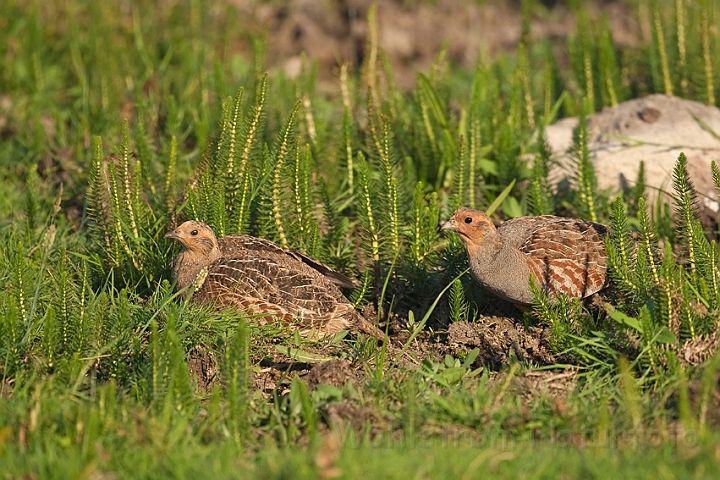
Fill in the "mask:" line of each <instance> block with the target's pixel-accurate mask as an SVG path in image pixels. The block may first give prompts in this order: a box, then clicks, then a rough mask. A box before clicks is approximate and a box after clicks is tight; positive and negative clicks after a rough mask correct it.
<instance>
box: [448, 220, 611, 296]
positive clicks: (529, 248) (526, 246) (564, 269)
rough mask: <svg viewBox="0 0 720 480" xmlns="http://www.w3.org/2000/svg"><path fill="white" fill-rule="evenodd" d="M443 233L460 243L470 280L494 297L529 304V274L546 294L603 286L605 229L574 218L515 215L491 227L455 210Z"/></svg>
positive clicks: (588, 292) (584, 293) (588, 291)
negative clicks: (473, 280)
mask: <svg viewBox="0 0 720 480" xmlns="http://www.w3.org/2000/svg"><path fill="white" fill-rule="evenodd" d="M442 229H443V230H451V231H454V232H456V233H457V234H458V235H459V236H460V239H461V240H462V241H463V243H464V244H465V250H466V251H467V254H468V259H469V261H470V271H471V273H472V276H473V277H474V278H475V280H477V281H478V282H479V283H480V284H481V285H482V286H483V287H485V288H486V289H487V290H489V291H490V292H492V293H493V294H495V295H497V296H498V297H500V298H503V299H505V300H508V301H511V302H513V303H516V304H520V305H530V304H531V303H532V301H533V293H532V290H531V288H530V275H532V276H533V279H534V281H535V282H536V284H537V285H538V286H539V287H540V288H541V289H542V290H544V291H546V292H547V293H550V294H555V293H565V294H567V295H570V296H572V297H577V298H585V297H587V296H589V295H592V294H593V293H596V292H598V291H599V290H601V289H602V288H603V287H604V286H605V284H606V282H607V256H606V254H605V244H604V237H605V236H606V235H607V233H608V229H607V227H605V226H604V225H601V224H599V223H594V222H588V221H585V220H579V219H575V218H564V217H555V216H551V215H543V216H539V217H518V218H513V219H512V220H508V221H507V222H505V223H503V224H502V225H501V226H499V227H497V228H496V227H495V225H494V224H493V223H492V221H491V220H490V218H489V217H488V216H487V215H485V213H483V212H481V211H478V210H474V209H471V208H460V209H458V210H457V211H456V212H455V213H454V214H453V216H452V218H450V220H449V221H447V222H446V223H445V224H444V225H443V227H442Z"/></svg>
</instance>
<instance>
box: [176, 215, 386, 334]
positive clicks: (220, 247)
mask: <svg viewBox="0 0 720 480" xmlns="http://www.w3.org/2000/svg"><path fill="white" fill-rule="evenodd" d="M165 237H166V238H173V239H175V240H178V241H179V242H180V243H182V245H183V249H182V251H181V252H180V254H179V255H178V256H177V257H176V258H175V261H174V262H173V267H172V279H173V281H174V282H175V289H176V290H177V291H182V292H183V294H182V295H183V296H185V295H187V292H188V291H189V290H190V289H189V288H187V287H190V285H191V284H193V282H195V285H194V286H193V288H194V292H193V294H192V297H191V300H192V301H194V302H197V303H202V304H212V305H218V306H234V307H237V308H238V309H239V310H242V311H244V312H246V313H248V314H251V315H254V316H257V318H258V319H259V321H261V322H263V321H267V320H269V319H270V318H272V317H277V318H279V319H280V320H282V321H284V322H286V323H288V324H291V325H294V326H297V327H298V328H299V329H300V333H301V335H308V334H316V335H318V336H324V335H329V334H334V333H338V332H340V331H342V330H350V331H361V332H364V333H367V334H370V335H373V336H375V337H378V338H383V335H382V332H380V330H379V329H378V328H377V327H375V326H374V325H371V324H370V323H369V322H368V321H366V320H365V319H364V318H363V317H362V316H361V315H360V314H359V313H358V312H357V311H356V310H355V308H354V307H353V305H352V304H351V303H350V302H349V301H348V300H347V299H346V298H345V297H344V296H343V294H342V292H341V291H340V289H339V288H338V286H341V287H352V286H353V285H354V284H353V282H352V280H350V279H349V278H347V277H346V276H344V275H342V274H340V273H338V272H335V271H333V270H332V269H330V267H328V266H326V265H323V264H322V263H320V262H318V261H317V260H314V259H312V258H310V257H307V256H305V255H302V254H300V253H297V252H294V251H292V250H287V249H285V248H282V247H280V246H278V245H276V244H274V243H272V242H270V241H268V240H263V239H260V238H255V237H251V236H249V235H229V236H227V237H222V238H220V239H218V238H216V237H215V233H214V232H213V231H212V229H211V228H210V227H209V226H207V225H205V224H204V223H202V222H196V221H193V220H191V221H187V222H185V223H183V224H182V225H180V226H179V227H177V228H175V229H173V230H170V231H169V232H167V233H166V234H165Z"/></svg>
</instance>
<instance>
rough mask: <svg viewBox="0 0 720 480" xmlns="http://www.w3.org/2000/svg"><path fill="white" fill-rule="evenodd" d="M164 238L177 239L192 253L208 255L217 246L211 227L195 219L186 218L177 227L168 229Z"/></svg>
mask: <svg viewBox="0 0 720 480" xmlns="http://www.w3.org/2000/svg"><path fill="white" fill-rule="evenodd" d="M165 238H173V239H175V240H177V241H179V242H180V243H182V244H183V247H185V250H187V251H189V252H191V253H193V254H194V255H209V254H210V253H211V252H213V250H215V249H218V248H219V247H218V243H217V238H216V237H215V233H214V232H213V231H212V228H210V227H208V226H207V225H205V224H204V223H202V222H197V221H195V220H188V221H187V222H185V223H183V224H182V225H180V226H179V227H177V228H174V229H172V230H169V231H168V232H167V233H166V234H165Z"/></svg>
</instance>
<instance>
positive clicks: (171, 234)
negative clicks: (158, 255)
mask: <svg viewBox="0 0 720 480" xmlns="http://www.w3.org/2000/svg"><path fill="white" fill-rule="evenodd" d="M165 238H180V235H178V232H177V229H172V230H168V232H167V233H166V234H165Z"/></svg>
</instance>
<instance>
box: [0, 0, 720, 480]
mask: <svg viewBox="0 0 720 480" xmlns="http://www.w3.org/2000/svg"><path fill="white" fill-rule="evenodd" d="M637 4H638V5H637V6H638V8H639V11H641V12H646V13H647V12H649V13H650V17H648V18H652V19H653V24H652V25H649V26H648V31H652V32H653V33H652V38H651V40H650V42H649V43H647V44H646V43H643V42H640V44H639V46H638V47H637V48H635V49H621V48H618V47H616V46H615V44H614V43H613V41H612V32H611V31H610V30H609V28H608V26H607V24H606V23H605V22H603V21H595V19H591V18H589V16H590V14H589V13H588V12H587V11H585V10H583V9H578V10H577V18H578V25H579V26H580V27H581V28H579V30H578V31H579V32H580V33H579V38H576V39H570V41H569V42H568V45H567V48H564V49H563V48H561V47H562V46H560V47H558V46H557V45H556V46H555V49H556V50H558V48H560V50H562V52H560V53H559V55H560V56H562V57H563V61H560V60H561V59H559V58H558V59H556V58H555V57H554V56H553V55H551V54H550V53H549V52H551V51H552V50H551V47H552V46H551V45H550V44H549V43H548V42H545V41H538V42H532V41H530V40H529V38H530V37H529V36H527V35H524V36H523V40H522V42H521V46H520V47H519V49H518V51H517V52H509V53H506V54H502V55H500V56H499V57H497V58H495V59H493V60H492V61H489V62H488V63H479V64H478V65H477V66H476V68H473V69H470V70H467V69H462V68H459V67H457V66H454V65H449V64H447V63H446V61H445V60H444V56H443V55H442V54H440V55H438V58H437V61H436V64H435V66H434V67H433V69H432V70H431V71H429V72H423V73H418V76H417V85H416V87H415V88H414V89H413V90H412V91H410V92H401V91H399V90H398V89H397V88H396V87H394V85H395V84H394V82H393V81H392V68H391V66H389V65H387V64H385V63H384V62H383V55H382V52H381V51H380V52H379V53H378V55H375V54H373V52H375V48H376V47H377V45H375V44H374V43H373V42H372V41H369V44H368V46H367V48H368V52H367V54H366V55H365V59H366V61H365V64H364V65H363V66H362V68H361V69H359V70H358V71H352V70H351V69H348V70H344V71H345V73H344V74H343V75H341V76H340V78H338V80H337V82H338V84H339V85H338V86H340V87H342V89H338V90H345V91H347V96H345V97H343V96H341V95H328V94H321V93H318V90H319V89H316V83H317V72H316V71H315V68H314V66H313V64H312V59H308V60H307V61H306V63H305V65H304V66H303V69H302V72H301V74H300V76H299V77H298V78H296V79H289V78H285V77H284V75H283V74H282V73H277V74H275V75H267V74H265V71H266V70H268V69H269V67H268V66H266V65H265V64H264V63H263V58H264V48H265V47H264V44H263V42H262V39H259V38H253V37H252V36H250V35H249V34H247V33H245V32H247V31H249V29H248V28H247V27H248V26H247V25H246V24H245V23H244V21H245V20H244V19H242V18H239V17H238V14H237V12H236V11H235V10H234V9H233V8H231V7H227V8H226V7H222V6H220V7H219V6H217V5H215V4H213V6H212V8H211V6H210V5H209V4H208V3H207V2H204V1H202V0H189V1H187V2H178V3H172V4H165V3H160V4H157V2H150V1H140V0H138V1H136V2H127V3H124V4H122V6H121V7H118V6H115V5H114V4H112V2H90V4H89V5H86V2H25V1H15V0H6V1H4V2H1V3H0V58H2V59H3V62H0V92H3V93H2V95H0V120H1V121H0V126H1V130H0V180H2V182H3V188H2V191H1V192H0V244H1V245H3V248H2V250H0V279H2V281H1V282H0V398H1V401H0V465H1V466H2V468H0V471H2V473H3V474H4V475H5V476H7V477H19V476H23V475H30V476H37V477H41V478H46V477H65V478H66V477H72V478H77V477H82V478H87V477H94V476H98V475H101V474H106V473H107V474H111V475H117V476H119V477H132V478H137V477H167V476H177V477H191V476H203V477H205V476H210V475H213V476H218V477H221V476H233V477H240V476H241V477H243V478H245V477H272V478H276V477H292V478H297V477H310V478H314V477H318V476H320V477H322V478H333V477H335V476H344V477H346V478H354V477H357V476H359V475H361V474H362V475H371V476H373V477H374V476H378V477H392V476H393V475H394V476H396V477H398V478H400V477H402V478H406V477H408V476H411V475H412V476H415V477H429V478H436V477H450V476H452V477H464V476H467V477H474V476H476V475H479V474H481V473H485V474H486V475H488V476H497V477H510V478H524V477H528V478H557V477H559V476H566V477H570V478H579V477H582V478H602V477H605V476H606V475H607V472H609V471H612V472H618V473H619V474H622V475H623V476H628V477H630V476H632V477H640V478H643V477H651V476H652V477H680V478H685V477H697V478H714V477H717V476H718V472H717V470H718V458H717V455H718V453H717V452H718V445H720V430H718V425H719V423H720V418H719V417H718V415H717V411H718V408H719V406H718V403H717V399H716V395H717V389H718V376H717V375H718V372H717V371H718V362H720V354H718V353H716V349H715V346H716V345H715V341H714V336H713V335H714V332H716V331H717V328H718V318H720V292H719V291H718V289H719V288H720V271H719V269H718V264H719V263H718V262H719V261H720V250H718V246H717V243H716V235H715V232H705V231H704V230H703V226H702V225H701V224H700V223H699V222H698V220H697V219H696V215H695V210H694V201H695V191H694V188H693V186H692V182H691V179H690V178H689V177H688V174H687V168H686V159H685V158H684V156H681V157H680V158H679V159H678V162H677V165H676V169H675V171H674V172H673V173H674V185H673V188H674V193H675V198H676V201H675V204H674V205H672V206H671V207H668V208H665V209H663V208H657V209H653V215H652V216H651V215H649V213H648V212H647V210H646V206H645V202H644V199H643V198H642V193H643V192H642V189H641V188H637V189H635V190H633V191H630V192H625V195H624V197H623V196H620V197H618V198H616V199H614V200H613V199H611V198H608V197H607V194H606V193H603V192H598V191H597V186H596V181H595V174H594V170H593V165H592V163H591V162H590V161H589V158H588V155H587V151H586V148H587V144H586V143H587V132H585V131H583V129H582V128H580V129H579V130H578V132H577V134H576V141H575V147H574V148H575V157H576V159H577V171H576V172H575V177H574V181H573V184H572V187H571V188H570V190H569V191H568V192H567V193H566V194H564V195H559V194H553V192H552V190H551V189H550V186H549V183H548V182H549V181H548V178H547V172H548V168H549V166H550V164H551V162H552V159H551V158H550V157H549V154H548V152H547V150H546V147H545V144H544V139H543V135H542V134H541V132H542V127H543V125H545V124H549V123H551V122H552V121H554V120H556V119H557V118H559V117H561V116H568V115H576V114H582V115H587V114H590V113H592V112H594V111H597V110H599V109H600V108H602V107H603V106H607V105H611V104H614V103H616V102H619V101H623V100H626V99H629V98H632V97H635V96H638V95H643V94H646V93H653V92H666V91H672V92H673V93H675V94H676V95H681V96H684V97H687V98H692V99H696V100H700V101H703V102H706V103H710V104H714V103H715V102H716V100H715V93H714V92H715V87H716V86H718V85H717V79H716V78H715V75H714V72H716V71H717V69H718V67H719V65H718V64H717V63H718V61H719V60H718V59H720V54H719V52H718V48H719V47H720V37H719V36H718V33H717V29H715V28H714V27H713V26H714V25H715V23H714V22H716V19H717V18H718V14H719V13H720V12H718V7H717V5H715V4H714V2H710V1H701V2H696V3H694V4H693V5H691V6H690V5H685V4H683V3H682V2H656V1H647V2H645V1H640V2H637ZM525 6H526V7H528V8H524V9H523V12H525V13H524V14H525V15H526V17H525V20H524V24H529V23H528V17H527V15H530V14H531V13H532V12H533V8H534V7H532V5H531V3H529V2H527V3H526V4H525ZM678 6H680V7H684V8H685V9H686V10H683V11H682V12H678V11H677V8H678ZM369 18H370V19H371V29H370V31H371V35H370V38H373V35H372V32H373V31H374V29H373V28H372V27H373V20H372V19H373V18H374V12H371V14H370V16H369ZM650 27H652V28H650ZM638 35H639V33H638ZM237 41H242V42H245V44H246V46H247V47H248V49H249V50H251V51H252V52H253V57H252V58H245V57H243V56H241V55H239V54H237V53H234V52H235V50H234V48H232V47H231V46H232V45H236V44H235V43H233V42H237ZM565 60H567V61H565ZM675 64H679V65H682V68H678V69H670V68H668V65H675ZM530 65H533V68H532V69H531V68H530ZM563 65H568V67H567V68H564V67H562V66H563ZM535 66H538V67H537V68H536V67H535ZM381 80H382V81H381ZM381 84H382V85H387V88H380V86H379V85H381ZM581 124H582V122H581ZM709 173H712V175H713V178H714V179H715V183H716V186H717V187H718V189H720V173H718V170H717V167H716V166H713V171H712V172H709ZM639 183H642V182H639ZM461 205H473V206H476V207H478V208H483V209H488V211H490V210H492V211H493V212H494V213H493V215H494V216H495V217H497V218H499V219H503V218H504V219H507V218H511V217H514V216H519V215H524V214H553V213H554V214H562V215H570V216H579V217H583V218H592V219H597V220H598V221H601V222H604V223H606V224H608V225H610V226H612V229H613V234H612V236H611V238H610V239H609V241H608V243H607V248H608V253H609V261H610V265H611V275H612V280H613V286H614V293H613V296H612V297H611V298H612V299H613V306H608V305H605V306H603V307H594V306H586V305H584V304H581V303H579V302H577V301H574V300H570V299H567V298H560V299H549V298H547V297H544V296H543V295H542V294H541V292H538V295H537V298H536V305H535V309H534V312H533V313H532V314H528V315H526V316H525V317H523V316H522V315H521V314H517V315H516V318H515V319H514V321H515V322H516V326H517V329H518V331H519V332H523V334H528V333H527V332H533V331H535V330H532V328H536V327H542V328H544V329H546V330H547V331H549V332H550V334H551V335H550V340H549V341H548V342H547V343H548V345H547V348H548V349H550V350H552V353H553V355H554V356H555V358H556V359H557V361H558V362H561V363H562V365H558V364H553V365H546V364H543V365H541V364H539V363H540V362H539V361H538V360H537V359H534V358H533V359H525V360H518V359H517V358H516V355H515V353H514V352H513V349H512V348H511V346H510V345H507V346H506V350H507V351H506V352H505V353H506V354H507V355H506V357H507V361H506V362H503V363H501V364H498V362H497V361H495V360H493V359H492V358H491V356H490V355H487V354H486V353H487V352H485V351H484V350H483V349H472V348H463V347H460V348H458V347H455V346H452V345H449V344H448V341H447V338H446V337H445V334H444V332H445V331H446V330H447V328H448V326H449V325H450V323H451V322H457V321H479V322H487V321H488V320H487V317H482V315H483V314H487V313H490V314H493V313H495V314H497V310H494V309H495V308H496V307H494V306H493V303H494V302H493V299H492V298H491V297H490V296H489V295H487V294H485V293H484V292H482V291H481V290H480V289H479V288H478V287H477V285H475V284H474V282H473V281H472V280H471V278H470V277H469V275H468V274H467V271H466V267H467V265H466V259H465V254H464V251H463V249H462V245H461V244H460V242H459V241H458V239H457V238H455V237H449V238H443V237H441V236H440V235H439V232H438V225H439V222H440V221H441V220H444V219H447V218H448V217H449V215H450V214H451V213H452V211H453V210H454V209H455V208H457V207H458V206H461ZM189 218H197V219H200V220H203V221H205V222H207V223H209V224H210V225H211V226H212V227H213V228H214V229H215V231H216V232H218V233H219V234H221V235H223V234H231V233H239V232H243V233H250V234H253V235H258V236H262V237H264V238H268V239H271V240H273V241H276V242H278V243H280V244H282V245H287V246H289V247H291V248H295V249H298V250H300V251H303V252H305V253H307V254H309V255H312V256H315V257H317V258H319V259H321V260H322V261H324V262H326V263H328V264H329V265H331V266H333V267H335V268H337V269H339V270H340V271H342V272H344V273H346V274H348V275H350V276H353V277H355V278H357V279H358V280H359V281H360V283H361V286H360V287H358V289H356V291H355V292H353V294H352V296H351V299H352V301H353V302H354V303H355V304H356V305H357V306H358V307H359V308H361V307H363V306H367V305H370V306H371V307H372V308H370V310H372V309H374V310H375V311H376V312H378V314H377V316H378V319H379V320H380V321H382V322H385V321H387V320H388V319H392V321H393V322H394V323H393V328H395V329H396V330H395V333H394V335H393V338H394V342H395V344H401V345H400V346H399V347H398V345H393V346H392V347H388V346H387V345H384V346H381V345H378V343H377V342H376V341H375V340H374V339H368V338H365V337H362V336H360V337H359V338H350V337H338V338H334V339H331V340H325V341H322V342H311V341H308V340H305V339H301V338H298V337H297V335H294V334H293V333H291V332H287V331H284V330H283V329H282V327H281V326H279V325H272V324H271V325H265V326H262V327H258V326H256V325H254V324H253V323H252V321H249V322H248V323H247V324H246V322H245V321H244V319H243V317H241V316H240V315H238V314H237V313H235V314H233V313H232V312H213V311H210V310H207V309H203V308H200V307H197V306H195V305H193V304H188V303H186V302H184V301H182V300H181V299H180V298H178V296H177V295H175V294H173V292H172V288H171V285H170V283H169V281H168V278H169V264H170V261H171V259H172V258H173V256H174V255H175V254H176V253H177V246H176V245H173V244H172V243H171V242H170V241H169V240H166V239H164V238H163V234H164V233H165V231H166V230H167V229H168V228H169V227H170V226H173V225H175V224H176V223H177V222H179V221H182V220H185V219H189ZM670 225H672V228H671V227H670ZM531 327H532V328H531ZM397 330H399V331H400V333H398V332H397ZM481 350H483V351H481ZM288 355H290V356H294V359H293V358H290V357H289V356H288ZM327 358H337V359H342V360H344V361H347V362H348V363H349V364H351V365H352V368H353V369H354V371H355V372H356V373H357V375H358V376H357V378H355V380H353V381H352V382H350V383H347V384H345V385H344V386H331V385H325V386H319V387H317V388H315V389H313V388H310V387H309V386H308V383H307V382H306V381H305V380H303V379H302V378H300V377H298V376H297V375H296V372H297V371H298V370H293V368H299V369H300V370H299V371H301V372H304V371H306V370H307V368H306V367H307V365H304V364H305V363H306V362H307V363H316V362H317V361H318V360H319V359H327ZM688 358H689V359H690V360H688ZM201 360H204V361H207V362H208V364H209V365H210V367H211V368H213V369H215V370H217V375H215V376H213V377H212V378H209V379H205V378H203V379H200V380H210V381H209V384H208V385H204V384H203V383H204V382H203V381H198V379H197V378H196V376H195V372H197V369H196V368H195V367H194V366H196V365H197V363H198V362H199V361H201ZM293 360H294V361H293ZM281 361H282V362H286V363H287V365H285V364H283V365H280V364H279V363H280V362H281ZM273 362H274V366H270V365H272V364H273ZM568 368H570V369H571V370H568ZM567 372H570V373H567ZM256 382H259V383H260V384H262V385H263V387H262V388H258V384H257V383H256ZM337 419H340V421H338V420H337Z"/></svg>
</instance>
